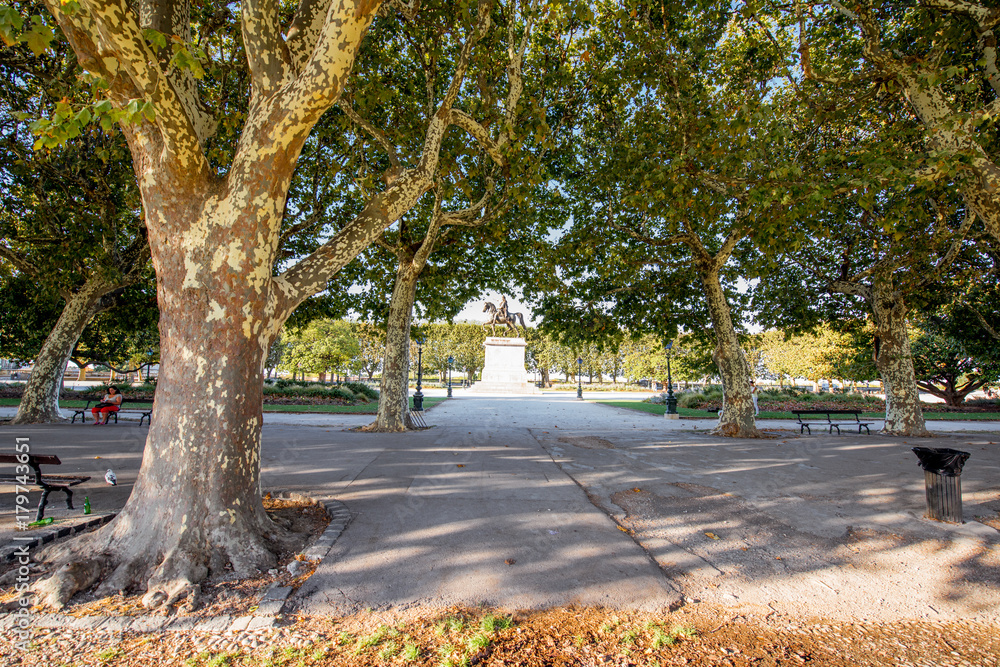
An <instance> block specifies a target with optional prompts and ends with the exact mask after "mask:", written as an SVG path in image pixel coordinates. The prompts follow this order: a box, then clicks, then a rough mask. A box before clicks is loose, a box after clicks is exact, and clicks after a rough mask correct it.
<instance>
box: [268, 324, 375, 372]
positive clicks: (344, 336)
mask: <svg viewBox="0 0 1000 667" xmlns="http://www.w3.org/2000/svg"><path fill="white" fill-rule="evenodd" d="M282 338H283V339H284V341H285V344H286V346H287V347H286V349H285V353H284V355H283V356H282V360H281V368H283V369H285V370H291V371H293V372H301V373H312V374H316V375H319V379H320V382H323V381H325V379H326V374H327V373H328V372H331V371H333V372H334V373H337V374H338V375H339V374H340V373H341V372H342V371H346V370H347V368H348V366H349V364H350V362H351V361H352V360H353V359H355V358H357V357H358V355H360V354H361V346H360V345H359V344H358V340H357V338H356V337H355V335H354V332H353V331H352V327H351V325H350V323H348V322H345V321H344V320H333V319H328V318H321V319H315V320H313V321H312V322H310V323H309V324H307V325H305V326H304V327H301V328H295V329H292V330H290V331H286V333H285V334H284V335H283V336H282Z"/></svg>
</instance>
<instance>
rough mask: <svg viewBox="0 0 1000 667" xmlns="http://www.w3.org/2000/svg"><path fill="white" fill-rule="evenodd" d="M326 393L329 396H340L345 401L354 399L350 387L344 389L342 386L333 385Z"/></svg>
mask: <svg viewBox="0 0 1000 667" xmlns="http://www.w3.org/2000/svg"><path fill="white" fill-rule="evenodd" d="M327 395H328V396H330V397H331V398H342V399H344V400H345V401H351V402H353V401H354V393H353V392H352V391H351V390H350V389H345V388H344V387H334V388H333V389H331V390H329V392H327Z"/></svg>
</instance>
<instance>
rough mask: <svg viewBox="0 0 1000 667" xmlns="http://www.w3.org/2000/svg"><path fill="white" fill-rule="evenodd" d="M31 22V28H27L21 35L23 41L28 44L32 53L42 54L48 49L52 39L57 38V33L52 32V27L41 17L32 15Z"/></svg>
mask: <svg viewBox="0 0 1000 667" xmlns="http://www.w3.org/2000/svg"><path fill="white" fill-rule="evenodd" d="M31 23H32V26H31V29H30V30H26V31H25V32H24V34H23V35H21V41H23V42H24V43H25V44H27V45H28V48H29V49H31V52H32V53H34V54H35V55H36V56H40V55H42V54H43V53H45V51H46V50H48V48H49V45H50V44H51V43H52V40H53V39H55V33H53V32H52V28H50V27H49V26H47V25H45V24H44V23H43V22H42V19H41V17H38V16H35V17H32V19H31Z"/></svg>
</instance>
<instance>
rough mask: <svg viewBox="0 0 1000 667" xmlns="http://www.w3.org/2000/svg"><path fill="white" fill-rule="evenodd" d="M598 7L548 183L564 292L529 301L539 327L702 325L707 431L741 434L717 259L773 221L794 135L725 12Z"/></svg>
mask: <svg viewBox="0 0 1000 667" xmlns="http://www.w3.org/2000/svg"><path fill="white" fill-rule="evenodd" d="M600 8H601V11H600V13H599V29H598V30H595V31H593V32H592V34H591V36H590V41H589V48H590V51H591V52H592V54H593V57H592V58H591V60H590V67H591V68H593V69H595V70H597V71H598V73H597V74H595V75H594V76H595V79H596V80H597V81H599V84H598V85H595V86H593V87H592V90H591V98H590V99H589V100H588V102H589V104H588V116H587V118H586V119H585V121H584V126H583V129H582V132H581V136H580V137H578V138H577V137H574V143H575V146H576V151H577V153H576V162H575V163H574V164H573V165H572V167H567V170H566V171H567V177H566V181H565V186H564V187H565V188H566V189H567V191H568V192H570V193H571V196H572V198H573V202H574V203H573V221H574V224H573V227H572V228H571V229H570V230H569V231H568V233H567V234H566V235H565V236H563V237H562V239H560V245H559V248H558V249H557V257H558V259H557V260H556V261H557V262H558V265H559V272H560V276H562V277H568V279H569V286H567V287H560V286H559V285H558V284H556V285H554V286H553V287H554V289H553V291H554V292H555V294H554V295H552V296H549V297H548V298H546V299H543V301H542V303H543V312H544V318H545V319H544V326H545V327H547V328H548V327H551V329H552V330H557V329H562V330H567V328H568V327H571V326H572V330H573V331H575V332H578V333H579V335H581V336H584V337H590V338H594V339H598V338H602V337H606V336H608V335H616V334H615V333H614V332H616V331H617V330H618V328H619V327H623V328H625V329H627V330H629V331H630V332H631V333H633V334H639V333H643V332H651V333H657V334H659V335H661V336H664V335H666V336H668V337H673V336H674V335H675V334H676V332H677V331H678V329H679V328H680V327H681V326H685V327H686V328H687V330H689V331H693V332H696V333H698V334H700V335H704V336H705V337H706V338H707V339H710V340H712V342H713V343H714V353H713V354H714V359H715V362H716V365H717V367H718V373H719V376H720V377H721V379H722V383H723V387H724V391H725V392H726V401H725V406H724V409H723V411H722V412H721V414H720V418H719V423H718V425H717V427H716V432H717V433H719V434H724V435H730V436H740V437H756V436H758V435H759V433H758V431H757V428H756V425H755V422H754V415H753V404H752V401H751V397H750V387H749V378H750V368H749V364H748V362H747V360H746V357H745V354H744V353H743V351H742V349H741V342H740V337H741V335H742V333H741V331H740V328H741V326H742V324H741V319H742V318H741V316H740V312H739V307H740V300H739V296H738V292H737V291H736V290H735V287H736V278H737V277H738V276H737V275H736V273H735V271H734V268H733V265H732V264H731V260H732V259H733V256H734V253H737V254H738V253H740V252H749V251H750V244H749V243H748V241H749V239H750V237H751V234H752V233H754V232H755V229H756V228H757V227H760V226H765V225H775V224H780V222H779V221H780V219H781V215H780V214H781V212H782V210H783V207H782V206H780V203H781V201H782V199H783V198H784V196H785V193H784V192H783V191H782V189H781V188H780V187H778V186H777V185H776V184H780V182H781V180H782V174H780V173H777V172H779V171H780V170H781V169H785V172H784V175H787V172H788V170H789V169H791V167H788V166H787V165H788V164H789V161H790V159H791V157H790V156H792V155H794V152H793V148H794V146H793V144H794V142H793V141H792V140H791V139H792V138H791V137H790V135H789V134H788V132H787V128H786V126H785V124H784V122H783V120H782V116H781V113H780V109H779V108H778V107H775V106H772V104H771V102H770V99H771V98H772V97H773V90H772V87H773V86H774V85H776V84H775V83H774V81H775V69H774V66H773V64H772V62H771V60H770V59H768V58H759V59H755V58H752V57H749V56H746V52H747V48H746V47H745V45H744V42H745V41H746V40H745V38H744V35H743V32H744V25H743V21H742V18H741V14H740V13H739V12H736V11H734V8H733V7H730V6H726V7H722V6H715V5H712V6H709V5H694V6H690V7H685V8H684V12H685V13H684V17H685V18H684V19H683V20H680V19H678V18H677V16H676V9H677V8H676V7H675V6H670V7H665V6H662V5H660V6H654V5H644V6H642V7H640V8H636V10H635V11H632V8H630V7H624V8H623V7H620V6H618V5H617V4H615V3H604V4H602V5H601V6H600ZM734 144H735V147H734V148H735V149H730V146H733V145H734ZM782 165H786V166H784V167H783V166H782ZM734 310H735V311H736V313H735V314H734Z"/></svg>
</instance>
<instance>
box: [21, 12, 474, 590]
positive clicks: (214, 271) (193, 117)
mask: <svg viewBox="0 0 1000 667" xmlns="http://www.w3.org/2000/svg"><path fill="white" fill-rule="evenodd" d="M380 4H381V3H380V2H379V1H378V0H374V1H370V0H362V1H360V2H357V3H355V2H344V3H329V2H325V3H324V2H322V1H320V2H310V1H308V0H303V1H302V2H301V4H300V5H299V7H298V10H297V11H296V13H295V16H294V17H293V19H292V22H291V24H290V27H289V28H288V29H287V30H284V31H283V30H282V29H281V26H280V25H279V24H278V22H277V16H276V13H275V12H276V10H275V8H274V7H273V6H271V5H269V4H267V3H255V2H245V3H243V4H242V5H241V12H242V14H241V20H242V36H243V43H244V45H245V48H246V57H247V60H248V64H249V69H250V74H251V96H250V104H249V110H248V112H247V114H246V117H245V120H244V126H243V130H242V134H241V136H240V140H239V144H238V146H237V147H236V150H235V153H234V155H233V158H232V162H231V164H230V165H229V167H228V169H227V170H226V171H225V174H224V175H223V176H219V175H218V172H217V170H216V169H215V168H214V167H213V166H212V165H211V164H210V163H209V161H208V159H207V157H206V155H205V153H204V149H203V144H204V142H205V141H206V139H207V138H208V137H210V136H211V134H212V133H213V132H214V126H215V119H214V118H213V117H211V115H209V114H208V112H207V110H206V108H205V107H204V106H203V105H202V104H201V102H200V100H198V97H197V95H198V93H197V87H196V86H195V85H194V82H193V79H191V78H190V72H188V71H186V70H183V69H182V68H173V67H171V68H167V67H165V66H164V65H163V64H162V63H161V60H160V59H159V58H158V54H156V53H155V52H154V51H153V47H152V46H150V44H149V43H148V42H147V41H146V40H145V39H144V37H143V33H142V30H143V29H145V28H152V29H156V30H158V31H159V32H161V33H165V34H169V35H177V36H179V37H180V38H181V39H182V40H187V39H188V38H190V36H191V31H190V26H189V23H188V19H187V17H188V10H189V6H188V4H187V3H186V2H184V1H183V0H182V1H181V2H173V1H168V0H142V1H141V2H140V3H139V5H140V8H139V10H136V11H133V9H131V8H130V7H128V6H126V5H121V4H117V3H111V4H110V5H100V4H92V3H84V5H83V6H82V7H81V8H78V9H77V10H76V11H74V12H72V13H69V12H64V11H62V10H61V8H60V6H59V4H58V3H56V2H55V0H51V6H50V9H51V10H52V14H53V16H54V17H55V18H56V20H57V21H58V22H59V25H60V28H61V29H62V31H63V33H64V34H66V36H67V39H68V40H69V41H70V43H71V44H72V46H73V48H74V50H75V51H76V53H77V56H78V58H79V60H80V61H81V62H84V63H87V65H88V68H90V69H91V70H92V71H94V72H95V73H97V74H100V75H102V76H103V77H104V79H105V80H106V81H109V82H110V83H111V89H110V90H109V91H108V96H109V98H110V99H111V101H112V103H113V104H115V105H117V106H119V107H125V106H127V105H128V104H129V103H130V102H129V101H130V100H132V99H135V98H136V97H139V98H141V99H145V100H147V101H148V102H149V103H150V104H152V105H153V106H154V108H155V114H154V116H153V118H152V119H141V120H139V121H137V122H135V123H132V122H126V123H123V124H122V131H123V132H124V134H125V136H126V139H127V140H128V143H129V147H130V149H131V152H132V156H133V160H132V162H133V165H134V168H135V171H136V176H137V180H138V183H139V188H140V192H141V194H142V201H143V210H144V213H145V216H146V225H147V228H148V230H149V245H150V250H151V255H152V260H153V265H154V268H155V269H156V275H157V298H158V301H159V306H160V321H159V331H160V345H161V366H160V368H161V370H160V377H159V381H158V384H157V400H156V405H155V408H154V413H153V416H152V421H151V426H150V429H149V435H148V437H147V441H146V448H145V450H144V454H143V461H142V466H141V468H140V471H139V474H138V477H137V479H136V483H135V487H134V489H133V492H132V495H131V496H130V497H129V500H128V502H127V503H126V505H125V507H124V508H123V510H122V511H121V512H120V513H119V514H118V516H117V517H116V518H115V520H113V521H112V522H110V523H109V524H107V525H106V526H104V527H103V528H101V529H100V530H98V531H96V532H94V533H90V534H87V535H84V536H82V537H81V538H78V539H76V540H73V541H70V542H67V543H64V544H59V545H56V546H54V547H52V548H50V549H49V550H48V551H47V552H43V553H41V554H39V557H40V558H41V559H43V560H44V562H46V563H48V565H49V567H50V568H51V572H52V573H51V574H50V576H49V577H48V578H46V579H44V580H42V581H41V582H39V583H37V584H36V586H35V592H36V593H38V594H39V596H40V597H41V600H42V602H43V603H44V604H48V605H51V606H56V607H60V606H62V605H64V604H65V603H66V602H67V601H68V600H69V598H70V597H72V595H73V594H74V593H75V592H77V591H79V590H82V589H84V588H88V587H90V586H91V585H93V584H94V583H95V582H97V581H101V586H100V588H99V590H100V591H101V592H103V593H106V594H107V593H112V592H116V591H122V590H130V589H140V590H145V595H144V598H143V602H144V604H146V605H147V606H151V607H156V606H159V605H162V604H173V603H176V602H180V601H182V600H185V599H192V598H196V596H197V594H198V591H199V582H201V581H202V580H204V579H205V578H206V577H208V576H211V575H219V574H227V575H229V574H230V573H235V574H236V575H237V576H247V575H253V574H256V573H257V572H260V571H261V570H265V569H266V568H268V567H269V566H271V565H273V564H274V562H275V557H276V553H277V552H278V550H279V548H280V546H281V545H282V544H283V543H284V542H285V540H286V536H285V535H284V534H283V531H282V530H281V529H279V528H278V527H276V526H275V525H274V524H273V523H272V522H271V521H270V520H269V519H268V518H267V516H266V514H265V512H264V509H263V505H262V500H261V496H260V429H261V415H262V405H261V403H262V384H263V373H264V365H265V363H266V359H267V351H268V349H269V347H270V345H271V343H272V342H273V341H274V339H275V336H276V335H277V332H278V330H279V329H280V327H281V325H282V324H283V323H284V322H285V320H286V319H287V318H288V316H289V315H290V314H291V313H292V312H293V311H294V310H295V308H296V307H297V306H298V305H299V304H300V303H301V302H302V301H303V300H305V299H306V298H308V297H309V296H312V295H313V294H316V293H317V292H319V291H321V290H323V289H325V288H326V287H327V285H328V283H329V281H330V279H331V278H332V277H333V276H334V275H335V274H336V273H337V272H338V271H339V270H340V269H341V268H343V267H344V266H345V265H346V264H347V263H348V262H350V261H352V260H353V259H354V258H355V257H356V256H357V255H358V253H359V252H361V250H363V249H364V248H365V247H366V246H368V245H369V244H370V243H372V242H373V241H374V240H375V239H376V238H377V237H378V236H379V235H381V234H382V232H383V231H384V230H385V229H386V228H387V227H388V226H389V225H391V224H393V223H394V222H395V221H396V220H398V219H399V218H400V216H402V214H403V213H405V212H406V211H408V210H409V209H410V208H412V207H413V206H414V205H415V204H416V203H417V202H418V200H419V199H420V198H421V197H423V195H424V194H426V193H427V192H428V191H430V190H431V189H432V187H433V185H434V178H435V175H436V173H437V170H438V163H439V155H440V149H441V143H442V140H443V137H444V134H445V132H446V131H447V129H448V128H449V126H451V125H452V124H455V123H456V120H457V121H461V122H462V123H464V124H465V125H469V124H470V123H474V121H472V120H471V119H470V118H468V117H467V116H466V115H464V114H461V115H459V114H457V113H456V112H453V111H452V108H451V106H452V104H453V103H454V101H455V95H457V92H456V93H453V94H452V93H449V94H448V95H446V96H445V97H444V98H443V101H442V102H441V103H440V106H438V107H437V109H436V111H435V112H434V113H433V115H432V117H431V119H430V121H429V122H428V125H427V129H426V131H425V136H424V140H423V150H422V151H421V154H420V157H419V160H415V161H414V163H411V164H413V166H411V167H408V168H405V169H404V168H400V169H399V170H396V171H394V172H393V174H392V177H391V178H389V179H387V185H386V188H385V189H384V190H383V191H382V192H380V193H378V194H376V195H374V196H373V197H372V198H371V199H370V200H369V201H368V202H367V203H366V205H365V206H364V208H363V209H362V211H361V212H360V213H359V214H358V215H357V216H356V217H355V218H354V219H353V220H352V221H351V222H349V223H348V224H346V225H345V226H344V227H343V228H342V229H341V230H340V231H338V232H337V233H336V234H334V235H333V237H332V238H330V239H329V240H328V241H327V242H326V243H325V244H324V245H322V246H321V247H320V248H318V249H317V250H316V251H315V252H313V253H312V254H311V255H310V256H308V257H306V258H304V259H302V260H301V261H299V262H298V263H297V264H295V265H294V266H292V267H290V268H289V269H287V270H286V271H285V272H284V273H282V274H280V275H274V270H273V269H274V266H275V262H276V261H277V257H278V255H279V250H280V249H279V243H280V230H281V222H282V216H283V213H284V208H285V200H286V197H287V194H288V190H289V185H290V183H291V179H292V175H293V172H294V170H295V166H296V163H297V161H298V157H299V154H300V152H301V150H302V147H303V145H304V143H305V141H306V139H307V137H308V136H309V134H310V131H311V129H312V127H313V125H314V124H315V123H316V122H317V121H318V119H319V118H320V116H321V115H322V114H323V113H324V112H325V111H326V110H327V109H328V108H329V107H330V106H331V105H333V104H334V103H335V102H336V101H337V100H338V98H339V97H340V94H341V92H342V90H343V87H344V85H345V83H346V81H347V78H348V77H349V75H350V71H351V67H352V65H353V62H354V58H355V55H356V53H357V50H358V48H359V46H360V43H361V40H362V39H363V37H364V35H365V32H366V31H367V29H368V26H369V24H370V22H371V20H372V18H373V17H374V15H375V13H376V11H377V10H378V7H379V5H380ZM479 14H480V19H479V25H478V26H477V30H476V32H475V34H474V37H472V38H470V40H469V42H468V43H467V44H466V45H465V47H464V48H463V50H462V53H461V55H460V57H459V61H458V62H457V64H456V66H455V74H454V75H453V79H454V82H453V84H452V86H451V87H450V88H449V91H457V90H458V89H459V87H460V83H461V81H462V79H463V77H464V74H465V70H466V68H467V66H468V62H469V58H470V54H471V53H472V50H473V49H472V45H473V44H474V43H475V41H477V40H478V39H479V37H480V36H481V35H482V34H484V33H485V32H486V28H487V26H488V19H489V15H490V12H489V7H488V6H485V7H481V8H480V12H479ZM189 79H190V80H189Z"/></svg>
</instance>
